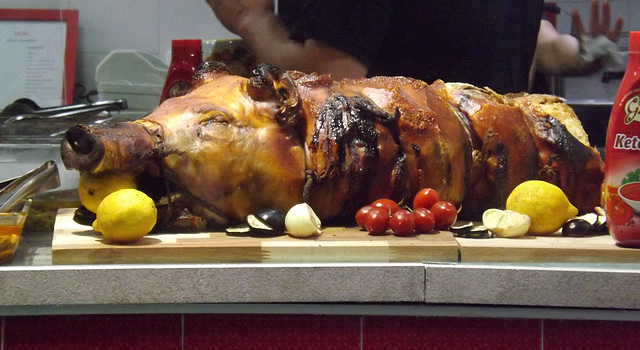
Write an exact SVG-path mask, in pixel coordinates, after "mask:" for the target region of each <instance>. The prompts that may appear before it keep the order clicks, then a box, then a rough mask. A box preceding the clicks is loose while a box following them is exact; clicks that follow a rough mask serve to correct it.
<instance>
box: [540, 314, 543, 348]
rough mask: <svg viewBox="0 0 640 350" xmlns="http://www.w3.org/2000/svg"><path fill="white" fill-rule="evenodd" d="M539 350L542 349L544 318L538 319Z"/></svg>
mask: <svg viewBox="0 0 640 350" xmlns="http://www.w3.org/2000/svg"><path fill="white" fill-rule="evenodd" d="M540 350H544V319H542V320H540Z"/></svg>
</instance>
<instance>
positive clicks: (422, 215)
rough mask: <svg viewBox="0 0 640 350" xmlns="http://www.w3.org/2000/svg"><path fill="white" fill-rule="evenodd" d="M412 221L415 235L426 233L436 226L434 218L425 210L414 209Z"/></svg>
mask: <svg viewBox="0 0 640 350" xmlns="http://www.w3.org/2000/svg"><path fill="white" fill-rule="evenodd" d="M413 221H414V224H415V230H416V232H417V233H427V232H429V231H431V230H433V228H434V227H435V226H436V217H435V215H433V213H432V212H431V210H429V209H427V208H418V209H414V210H413Z"/></svg>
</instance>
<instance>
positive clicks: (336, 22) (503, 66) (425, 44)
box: [278, 0, 543, 93]
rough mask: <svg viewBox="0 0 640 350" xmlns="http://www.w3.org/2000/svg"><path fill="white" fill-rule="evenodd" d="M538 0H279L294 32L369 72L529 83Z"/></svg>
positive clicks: (510, 85) (500, 85) (512, 87)
mask: <svg viewBox="0 0 640 350" xmlns="http://www.w3.org/2000/svg"><path fill="white" fill-rule="evenodd" d="M542 3H543V1H542V0H424V1H419V0H414V1H411V0H306V1H304V0H279V1H278V15H279V17H280V18H281V19H282V21H283V22H284V23H285V25H286V26H287V27H288V28H289V30H290V32H291V38H292V39H295V40H303V39H306V38H316V39H320V40H323V41H325V42H327V43H328V44H331V45H332V46H335V47H337V48H338V49H341V50H342V51H345V52H347V53H348V54H350V55H352V56H354V57H356V58H358V59H359V60H360V61H362V62H363V63H364V64H365V65H367V67H368V68H369V72H368V74H369V76H376V75H391V76H394V75H402V76H409V77H413V78H417V79H421V80H424V81H426V82H428V83H432V82H433V81H434V80H436V79H442V80H444V81H445V82H465V83H470V84H473V85H477V86H488V87H490V88H492V89H494V90H496V91H497V92H500V93H507V92H520V91H525V90H526V89H527V83H528V77H529V68H530V66H531V62H532V59H533V54H534V52H535V46H536V40H537V35H538V30H539V26H540V18H541V14H542Z"/></svg>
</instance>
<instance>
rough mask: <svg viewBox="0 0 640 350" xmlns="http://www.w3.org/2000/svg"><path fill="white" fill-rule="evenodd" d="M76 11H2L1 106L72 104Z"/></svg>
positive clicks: (0, 30)
mask: <svg viewBox="0 0 640 350" xmlns="http://www.w3.org/2000/svg"><path fill="white" fill-rule="evenodd" d="M77 41H78V10H75V9H69V10H62V9H55V10H53V9H52V10H49V9H0V62H2V65H1V66H0V81H2V82H3V84H0V85H1V86H0V109H2V108H3V107H4V106H6V105H8V104H9V103H11V102H13V101H15V100H16V99H18V98H25V97H26V98H30V99H32V100H34V101H35V102H36V103H38V104H39V105H40V106H41V107H46V106H54V105H60V104H62V105H67V104H72V103H73V86H74V84H75V66H76V47H77Z"/></svg>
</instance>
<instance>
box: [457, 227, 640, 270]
mask: <svg viewBox="0 0 640 350" xmlns="http://www.w3.org/2000/svg"><path fill="white" fill-rule="evenodd" d="M457 241H458V244H459V246H460V260H461V261H462V262H523V263H530V262H549V263H551V262H560V263H566V262H568V263H573V262H579V263H582V262H584V263H638V262H640V249H633V248H622V247H618V246H617V245H616V244H615V242H614V240H613V238H612V237H611V236H609V235H605V236H592V237H578V238H573V237H563V236H562V235H561V234H560V233H559V232H558V233H555V234H553V235H551V236H545V237H541V236H524V237H521V238H491V239H472V238H457Z"/></svg>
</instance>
